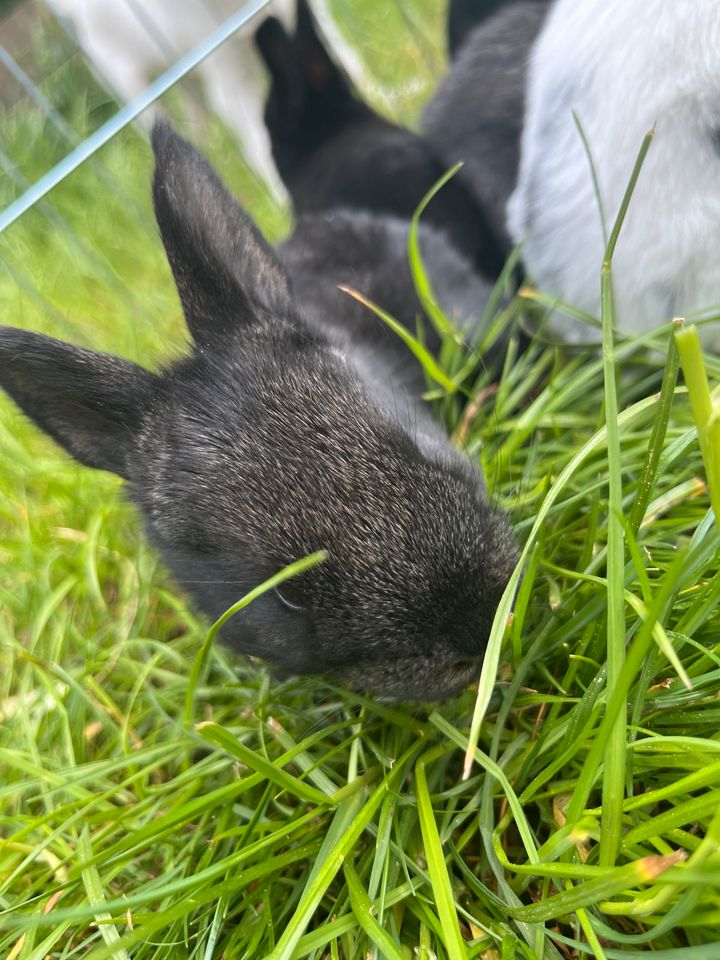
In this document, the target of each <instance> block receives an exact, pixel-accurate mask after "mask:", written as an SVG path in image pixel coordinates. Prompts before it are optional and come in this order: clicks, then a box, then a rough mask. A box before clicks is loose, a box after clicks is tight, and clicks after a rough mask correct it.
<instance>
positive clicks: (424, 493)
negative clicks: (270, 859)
mask: <svg viewBox="0 0 720 960" xmlns="http://www.w3.org/2000/svg"><path fill="white" fill-rule="evenodd" d="M153 146H154V150H155V156H156V169H155V177H154V185H153V195H154V202H155V211H156V216H157V221H158V225H159V228H160V233H161V236H162V239H163V243H164V245H165V249H166V252H167V255H168V259H169V261H170V265H171V268H172V271H173V275H174V278H175V281H176V284H177V288H178V292H179V295H180V300H181V303H182V307H183V311H184V313H185V317H186V321H187V324H188V327H189V330H190V333H191V335H192V340H193V348H192V352H191V353H190V355H189V356H187V357H186V358H185V359H183V360H180V361H179V362H177V363H174V364H172V365H170V366H169V367H168V368H167V369H165V370H161V371H160V372H158V373H152V372H150V371H148V370H146V369H144V368H142V367H140V366H137V365H136V364H134V363H131V362H129V361H126V360H121V359H119V358H117V357H114V356H109V355H104V354H99V353H94V352H92V351H88V350H83V349H80V348H78V347H75V346H72V345H70V344H67V343H63V342H61V341H57V340H53V339H51V338H48V337H45V336H41V335H39V334H34V333H28V332H24V331H21V330H17V329H10V328H7V327H4V328H0V385H1V386H2V387H4V389H5V390H6V391H7V392H8V393H9V394H10V396H11V397H12V398H13V399H14V400H15V401H16V402H17V403H18V404H19V406H20V407H21V408H22V409H23V410H24V411H25V413H27V414H28V415H29V416H30V417H31V418H32V419H33V420H35V422H36V423H37V424H38V425H39V426H40V427H42V429H44V430H45V431H46V432H47V433H48V434H49V435H50V436H51V437H53V438H54V439H55V440H56V441H58V442H59V443H60V444H61V445H62V446H64V447H65V448H66V449H67V450H68V451H69V452H70V453H71V454H72V455H73V456H75V457H76V458H77V459H78V460H80V461H81V462H82V463H85V464H87V465H89V466H92V467H97V468H100V469H105V470H111V471H113V472H115V473H117V474H119V475H120V476H122V477H124V478H125V479H126V480H127V481H128V492H129V495H130V498H131V499H132V500H133V501H134V502H135V503H136V504H137V505H138V506H139V507H140V510H141V511H142V513H143V515H144V520H145V524H146V528H147V532H148V535H149V538H150V540H151V541H152V543H154V544H155V546H156V547H157V548H158V549H159V550H160V552H161V554H162V555H163V556H164V557H165V559H166V561H167V562H168V564H169V566H170V567H171V569H172V570H173V571H174V573H175V575H176V576H177V577H178V579H179V580H180V581H188V582H189V581H195V585H194V586H192V587H191V589H192V592H193V594H194V597H195V600H196V602H197V604H198V605H199V606H200V607H201V608H202V609H203V610H204V611H206V612H207V613H208V614H209V615H210V616H211V617H215V616H217V615H219V614H220V613H221V612H222V611H223V610H225V609H226V608H227V607H228V606H229V605H230V604H232V603H233V602H234V601H235V600H236V599H238V597H239V596H241V595H242V594H243V593H244V592H245V591H246V590H247V589H248V588H250V587H251V586H252V585H254V584H256V583H258V582H260V581H262V580H263V579H264V578H266V577H267V576H269V575H271V574H272V573H274V572H275V571H277V570H278V569H279V568H281V567H282V566H283V565H285V564H287V563H289V562H291V561H293V560H296V559H298V558H300V557H303V556H305V555H306V554H308V553H310V552H312V551H315V550H318V549H325V550H327V551H328V559H327V560H326V561H325V562H324V563H322V564H320V565H318V566H316V567H314V568H313V569H312V570H310V571H308V572H307V573H306V574H304V575H303V576H302V578H301V579H300V580H296V581H293V582H292V587H291V588H289V592H286V593H285V594H284V595H283V594H282V592H281V593H279V594H278V593H269V594H266V595H264V596H262V597H261V598H259V599H258V600H257V601H256V602H254V603H253V604H251V605H250V607H248V608H247V609H246V610H245V611H244V612H243V613H242V615H240V616H236V617H235V618H233V619H232V620H230V621H229V622H228V624H227V625H226V627H225V628H224V633H223V636H224V638H225V639H226V640H227V641H228V642H229V643H230V644H232V645H234V646H235V647H236V648H237V649H239V650H240V651H242V652H244V653H247V654H252V655H257V656H260V657H263V658H265V659H267V660H268V661H270V662H271V663H272V664H275V665H276V666H277V667H279V668H280V669H281V670H283V671H286V672H300V673H313V674H327V675H330V676H333V677H336V678H339V679H345V680H347V681H349V682H350V683H351V684H352V685H353V686H354V687H357V688H361V689H366V690H371V691H374V692H376V693H378V694H381V695H384V696H388V697H393V698H406V699H434V698H439V697H444V696H447V695H450V694H452V693H454V692H455V691H457V690H458V689H460V688H461V687H462V686H463V685H465V684H467V683H468V682H470V681H471V680H472V679H473V678H474V677H475V676H477V674H478V672H479V665H480V662H481V659H482V655H483V651H484V645H485V641H486V638H487V635H488V631H489V628H490V624H491V621H492V618H493V615H494V612H495V609H496V606H497V602H498V599H499V596H500V594H501V592H502V590H503V588H504V586H505V584H506V582H507V579H508V577H509V574H510V571H511V568H512V566H513V563H514V559H515V546H514V542H513V537H512V534H511V532H510V527H509V524H508V521H507V519H506V517H505V516H504V515H503V514H502V513H500V512H499V511H498V510H497V509H495V508H494V507H493V506H492V505H491V504H490V503H489V500H488V496H487V493H486V491H485V487H484V483H483V480H482V478H481V476H480V475H479V473H478V472H477V470H476V469H475V467H474V466H473V465H472V464H471V463H470V462H469V460H468V459H467V458H466V457H464V456H463V455H462V454H461V453H459V452H458V451H456V450H455V449H454V448H453V447H452V446H451V444H450V443H449V441H448V440H447V438H446V437H445V435H444V433H443V431H442V429H441V428H440V426H439V425H437V424H436V423H435V422H434V420H433V419H432V417H431V416H430V413H429V411H428V409H427V408H426V406H425V405H424V403H423V401H422V400H421V399H420V393H421V391H422V389H423V380H422V377H421V376H420V373H419V370H418V369H417V368H416V365H415V361H414V359H413V358H411V357H410V355H409V354H406V353H403V351H402V349H401V346H400V345H399V343H398V342H396V341H395V340H393V339H392V338H391V337H390V335H389V334H388V333H387V331H386V330H385V329H384V328H383V327H382V326H381V325H380V324H379V323H378V322H377V321H376V320H375V318H374V317H373V316H372V315H371V314H369V313H368V312H367V311H365V310H363V309H362V308H361V307H360V305H359V304H357V303H356V302H355V301H353V300H352V299H350V298H349V297H347V296H346V295H344V294H342V293H340V291H338V290H337V288H336V285H337V283H338V282H342V281H345V282H349V283H356V284H357V285H358V286H360V287H362V288H363V292H364V293H366V294H367V295H369V296H370V297H376V298H377V299H378V300H379V301H381V302H383V303H384V304H385V305H386V306H388V307H389V309H392V310H395V311H396V312H397V314H398V318H399V319H400V320H403V321H405V322H406V323H408V324H411V323H412V322H413V320H414V316H415V313H416V312H417V310H418V304H417V301H416V299H415V297H414V291H413V287H412V282H411V278H410V274H409V269H408V267H407V263H406V251H405V241H406V224H405V223H403V222H399V221H396V220H393V219H392V218H380V217H377V216H373V215H371V214H364V215H362V214H357V213H346V212H343V211H340V210H339V211H336V212H334V213H329V214H319V215H317V216H316V217H308V218H305V219H304V220H303V222H302V225H299V227H298V230H297V231H296V233H295V234H294V236H293V237H292V238H291V239H290V240H289V241H288V242H287V243H286V244H285V246H284V247H283V248H282V249H281V250H280V254H279V256H278V255H277V254H276V253H274V252H273V251H272V250H271V249H270V248H269V247H268V246H267V244H266V243H265V242H264V241H263V239H262V238H261V236H260V235H259V233H258V232H257V230H256V229H255V228H254V226H253V225H252V223H251V222H250V221H249V219H248V217H247V216H246V215H245V213H244V212H243V211H242V209H241V208H240V207H239V206H238V204H237V203H236V202H235V201H234V200H233V198H232V197H231V196H230V195H229V194H228V192H227V190H226V189H225V187H224V186H223V185H222V183H221V182H220V180H219V179H218V178H217V176H216V175H215V173H214V172H213V170H212V169H211V167H210V166H209V164H208V163H207V162H206V161H205V159H204V158H203V157H202V156H201V155H200V154H199V153H198V152H197V151H196V150H195V149H194V148H193V147H192V146H191V145H190V144H189V143H187V142H186V141H184V140H183V139H181V138H180V137H179V136H177V135H176V134H175V133H174V132H173V131H172V130H171V129H170V128H169V127H168V126H165V125H161V126H158V127H156V128H155V130H154V134H153ZM363 217H364V218H365V219H364V220H363ZM423 249H424V251H425V255H426V257H427V258H428V260H431V261H433V262H434V264H435V266H436V268H437V271H438V273H439V274H440V275H444V276H446V278H447V286H448V287H450V288H452V289H453V290H455V291H461V294H462V296H464V297H466V298H468V299H471V300H481V299H482V298H483V296H485V295H486V293H487V290H486V288H485V286H484V285H483V284H482V283H479V282H478V281H477V280H476V278H475V276H474V274H473V272H472V271H471V270H470V268H468V267H467V265H466V264H465V262H464V261H463V260H462V259H461V258H460V257H458V256H457V254H455V253H454V251H453V250H452V248H451V247H450V246H449V245H448V244H447V242H446V241H445V239H444V238H443V237H442V236H441V235H439V234H435V233H434V232H433V231H432V230H430V231H427V230H426V231H425V232H424V235H423ZM440 293H441V295H442V291H440Z"/></svg>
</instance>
